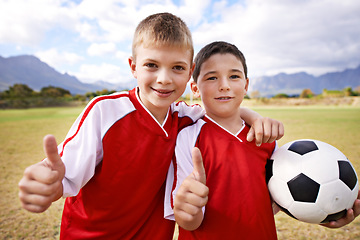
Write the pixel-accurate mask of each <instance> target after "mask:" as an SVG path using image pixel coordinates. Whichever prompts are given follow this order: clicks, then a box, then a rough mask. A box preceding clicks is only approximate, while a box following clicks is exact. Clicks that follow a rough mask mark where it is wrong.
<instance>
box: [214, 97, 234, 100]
mask: <svg viewBox="0 0 360 240" xmlns="http://www.w3.org/2000/svg"><path fill="white" fill-rule="evenodd" d="M215 99H216V100H230V99H233V97H218V98H215Z"/></svg>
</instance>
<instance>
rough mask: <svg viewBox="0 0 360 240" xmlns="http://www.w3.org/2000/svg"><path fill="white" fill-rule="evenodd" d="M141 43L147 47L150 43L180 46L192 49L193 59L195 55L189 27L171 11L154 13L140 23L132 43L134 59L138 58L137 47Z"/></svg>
mask: <svg viewBox="0 0 360 240" xmlns="http://www.w3.org/2000/svg"><path fill="white" fill-rule="evenodd" d="M140 45H143V46H145V47H147V46H149V45H155V46H162V45H167V46H175V47H180V48H183V49H184V50H189V51H190V54H191V61H192V59H193V56H194V47H193V42H192V37H191V32H190V30H189V28H188V27H187V26H186V24H185V22H184V21H183V20H181V19H180V18H179V17H177V16H175V15H173V14H171V13H157V14H153V15H150V16H148V17H147V18H145V19H144V20H142V21H141V22H140V23H139V25H138V26H137V28H136V30H135V34H134V39H133V44H132V56H133V58H134V59H136V48H137V47H138V46H140Z"/></svg>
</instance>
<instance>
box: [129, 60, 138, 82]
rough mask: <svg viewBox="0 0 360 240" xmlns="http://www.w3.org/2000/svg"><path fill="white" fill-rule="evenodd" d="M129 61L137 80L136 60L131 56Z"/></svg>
mask: <svg viewBox="0 0 360 240" xmlns="http://www.w3.org/2000/svg"><path fill="white" fill-rule="evenodd" d="M128 61H129V66H130V70H131V73H132V75H133V76H134V78H137V73H136V62H135V60H134V58H133V57H132V56H131V57H129V58H128Z"/></svg>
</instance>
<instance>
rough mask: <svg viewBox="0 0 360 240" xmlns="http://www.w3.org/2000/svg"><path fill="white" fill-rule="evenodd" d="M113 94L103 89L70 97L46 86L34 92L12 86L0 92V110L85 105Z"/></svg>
mask: <svg viewBox="0 0 360 240" xmlns="http://www.w3.org/2000/svg"><path fill="white" fill-rule="evenodd" d="M114 92H115V90H111V91H109V90H107V89H103V90H101V91H96V92H87V93H86V94H84V95H81V94H76V95H72V94H71V93H70V91H68V90H66V89H63V88H60V87H54V86H48V87H43V88H41V90H40V91H35V90H33V89H31V88H30V87H29V86H27V85H26V84H14V85H13V86H10V87H9V89H8V90H5V91H3V92H0V108H2V109H7V108H31V107H52V106H73V105H79V104H86V103H87V102H88V101H89V100H91V99H92V98H94V97H96V96H99V95H105V94H111V93H114Z"/></svg>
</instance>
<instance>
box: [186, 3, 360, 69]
mask: <svg viewBox="0 0 360 240" xmlns="http://www.w3.org/2000/svg"><path fill="white" fill-rule="evenodd" d="M359 12H360V2H358V1H352V0H345V1H336V0H321V1H283V0H256V1H247V2H246V4H245V5H241V4H234V5H231V6H227V5H221V7H218V8H217V10H214V14H215V13H217V15H218V16H219V19H218V20H217V21H216V22H209V21H207V22H204V23H203V24H202V25H200V26H199V27H198V28H197V29H195V30H193V36H194V41H195V43H196V45H197V47H201V46H203V45H204V44H207V43H209V42H210V41H214V40H225V41H229V42H231V43H234V44H236V45H237V46H238V47H239V49H240V50H242V51H243V52H244V54H245V56H246V58H247V60H248V64H249V65H250V66H249V71H250V75H253V74H255V75H262V74H266V73H269V72H272V73H274V72H279V71H288V72H291V71H294V70H295V69H302V71H304V70H305V71H306V70H308V71H310V73H311V72H314V68H316V67H318V68H319V69H318V70H319V71H317V74H319V73H320V72H321V69H332V70H341V69H343V68H346V67H349V63H350V65H356V64H359V57H358V56H359V53H360V28H359V27H358V24H359V22H360V15H359V14H358V13H359Z"/></svg>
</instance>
